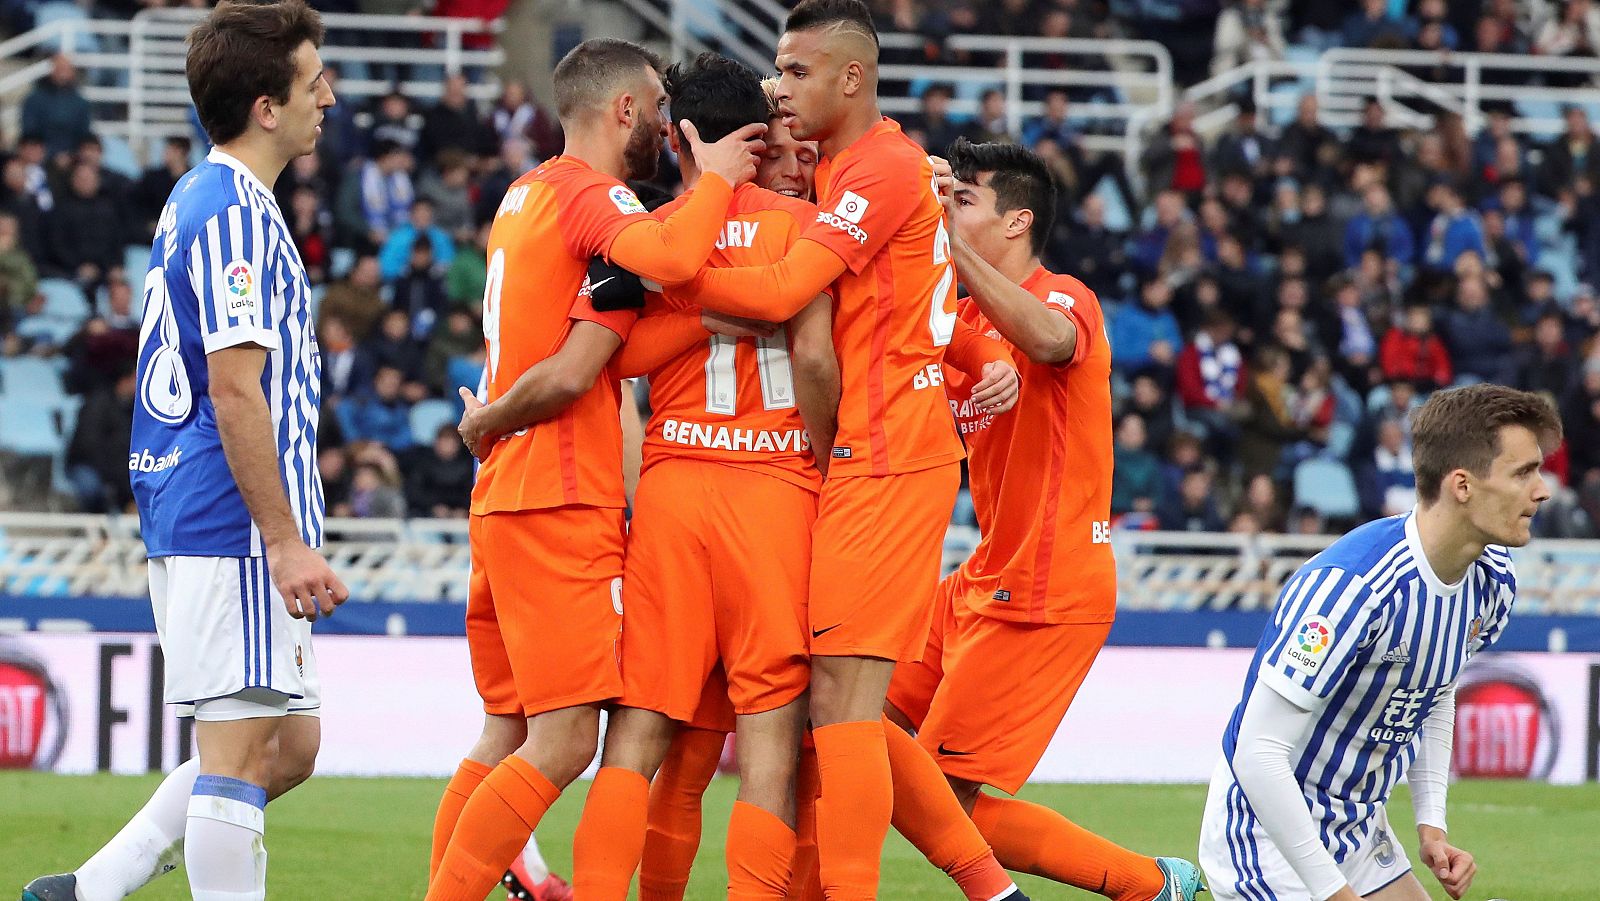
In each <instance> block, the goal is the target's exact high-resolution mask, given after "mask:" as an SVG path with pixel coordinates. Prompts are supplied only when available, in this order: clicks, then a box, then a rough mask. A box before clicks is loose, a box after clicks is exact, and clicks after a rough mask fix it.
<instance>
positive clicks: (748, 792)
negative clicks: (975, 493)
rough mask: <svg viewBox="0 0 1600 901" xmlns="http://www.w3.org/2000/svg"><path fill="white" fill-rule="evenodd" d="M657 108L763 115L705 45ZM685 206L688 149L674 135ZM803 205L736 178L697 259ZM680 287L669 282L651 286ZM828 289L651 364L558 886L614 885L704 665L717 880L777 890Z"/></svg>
mask: <svg viewBox="0 0 1600 901" xmlns="http://www.w3.org/2000/svg"><path fill="white" fill-rule="evenodd" d="M665 84H666V88H667V91H668V94H669V95H670V96H671V98H672V112H673V116H674V117H675V118H678V119H681V120H686V121H688V122H690V123H692V124H693V125H694V127H695V128H696V129H698V130H699V131H700V132H701V133H702V134H704V135H706V136H707V137H711V138H715V137H720V136H721V135H723V134H725V133H730V132H733V131H737V130H738V129H739V128H741V127H743V126H745V125H748V124H749V123H750V122H765V121H766V119H767V103H766V96H765V94H763V92H762V90H761V81H760V78H759V76H757V75H756V74H755V72H753V71H751V70H750V69H748V68H746V67H745V66H743V65H741V64H739V63H737V62H734V61H733V60H730V59H727V58H726V57H722V56H718V55H716V54H710V53H707V54H701V55H700V56H699V57H697V58H696V59H694V60H693V61H692V62H689V63H680V64H677V65H674V66H673V67H672V68H671V69H669V70H668V72H667V74H666V78H665ZM672 137H673V146H674V149H675V150H677V151H678V152H679V164H680V166H681V167H682V170H683V177H684V183H685V184H686V185H688V191H687V192H686V193H685V194H684V195H683V196H682V197H680V198H679V199H678V200H676V201H674V202H673V203H671V204H668V205H667V206H666V207H663V208H662V209H661V210H660V212H661V213H670V212H671V211H673V210H674V209H681V208H682V206H683V205H684V204H687V203H692V202H693V201H694V198H695V195H696V194H697V193H698V192H699V190H700V183H701V180H702V175H701V172H700V168H699V166H700V163H699V160H698V159H697V158H696V156H695V154H694V152H693V149H692V148H691V147H690V146H689V144H688V142H687V141H684V140H682V135H681V133H679V132H676V131H675V132H674V133H673V134H672ZM815 216H816V209H815V207H812V206H811V205H810V204H809V203H806V202H805V201H802V200H797V199H794V198H789V197H784V196H782V195H780V194H776V193H773V192H771V191H766V190H763V189H761V188H758V187H756V186H754V185H741V186H739V187H738V188H737V189H736V190H735V191H734V195H733V201H732V203H731V204H730V205H729V207H728V213H727V217H726V223H725V224H724V227H723V235H722V237H721V238H720V239H719V240H718V241H717V247H716V250H715V251H713V253H712V255H711V261H712V263H713V265H728V264H736V263H746V264H753V263H766V262H771V261H773V260H776V259H779V258H781V257H782V255H783V254H784V252H785V251H787V250H788V248H789V247H790V246H791V245H792V244H793V243H794V241H795V240H796V238H797V237H798V236H799V234H800V232H801V230H802V229H803V228H804V227H805V226H806V225H807V224H809V223H810V222H811V220H812V219H814V218H815ZM664 302H665V303H667V304H672V305H677V304H681V303H692V302H693V296H692V295H684V296H682V297H681V298H680V297H679V296H677V294H676V292H674V291H672V290H671V289H669V290H668V292H667V297H666V299H665V301H664ZM829 313H830V311H829V299H828V297H827V296H826V295H819V296H817V297H816V298H815V299H814V300H813V302H812V303H811V304H809V305H808V306H806V307H805V308H804V309H802V310H801V311H800V312H799V313H798V314H797V315H796V316H795V317H794V318H793V319H791V320H790V322H789V323H788V325H787V327H786V328H787V331H786V330H785V329H779V330H778V331H776V332H775V333H774V334H772V335H770V336H768V337H764V338H760V339H749V340H732V339H728V338H725V337H722V336H717V337H713V338H710V339H709V340H708V341H706V342H704V343H702V344H700V345H698V346H696V347H692V348H690V349H688V350H686V351H685V352H683V353H680V354H677V355H675V356H673V357H672V358H671V359H669V360H666V361H664V362H663V363H662V364H661V365H659V366H656V367H655V368H653V369H652V370H651V371H650V373H649V375H650V385H651V396H650V405H651V408H652V415H651V420H650V422H649V424H648V425H647V427H646V430H645V439H644V456H643V465H642V467H641V474H640V477H639V487H638V490H637V492H636V494H635V497H634V508H633V518H632V520H631V523H630V528H629V536H628V550H627V561H626V564H625V571H624V577H623V582H622V586H623V587H622V606H623V610H624V611H625V613H624V616H623V645H622V674H623V685H624V689H623V695H622V701H621V704H620V705H619V706H618V707H616V708H614V709H613V711H612V713H611V718H610V720H609V722H608V726H607V730H606V741H605V751H604V753H603V756H602V759H601V768H600V771H599V773H598V774H597V775H596V777H595V782H594V785H593V787H592V788H591V789H590V791H589V797H588V801H587V803H586V804H585V806H584V813H583V818H582V820H581V821H580V822H579V825H578V830H577V834H576V836H575V838H574V841H573V888H574V890H575V892H576V894H577V896H578V897H580V898H584V899H586V901H623V899H625V898H626V897H627V893H628V885H629V882H630V881H631V880H632V878H633V872H634V869H635V868H636V867H637V866H638V864H639V859H640V856H641V853H642V850H643V846H644V842H645V829H646V809H647V806H648V796H649V791H650V784H649V781H650V778H651V777H652V776H653V775H654V774H655V772H656V768H657V767H659V766H660V764H661V762H662V759H663V757H664V756H665V754H666V752H667V749H668V745H669V743H670V742H671V740H672V737H673V733H674V731H675V726H674V722H673V721H674V720H678V721H688V720H690V719H691V718H692V717H693V716H694V714H695V712H696V709H697V708H698V707H700V706H701V696H702V693H703V689H704V688H705V687H706V684H707V679H708V677H710V676H711V674H712V671H713V669H714V668H715V667H716V666H717V664H718V663H719V661H720V663H721V666H722V671H723V674H724V675H725V678H726V682H725V686H726V687H725V691H726V693H727V696H728V698H729V699H730V700H731V701H732V706H733V710H734V712H735V713H736V714H737V729H738V733H739V737H740V754H739V764H740V786H739V799H738V800H737V801H736V802H735V804H734V810H733V818H732V821H731V823H730V826H729V830H728V845H727V852H726V856H727V865H728V873H729V881H728V897H730V898H734V899H757V898H761V899H781V898H783V896H784V893H785V891H786V890H787V887H788V882H789V860H790V858H791V857H792V855H793V853H794V846H795V836H794V768H795V760H796V757H797V753H798V748H799V744H800V734H801V731H802V729H803V728H804V725H805V704H804V702H803V699H802V696H803V694H804V693H805V689H806V685H807V683H808V681H809V675H810V673H809V669H808V667H807V665H806V636H805V631H804V625H803V623H802V617H803V614H804V608H805V601H806V584H807V578H808V571H807V567H808V566H809V563H810V559H811V524H812V521H813V520H814V519H815V518H816V504H817V490H818V488H819V486H820V483H821V475H820V473H819V472H818V471H817V468H816V466H815V465H814V464H813V462H812V452H811V445H810V442H809V440H808V437H807V436H808V428H807V426H811V429H812V430H819V429H820V430H823V431H825V432H826V434H824V435H823V438H824V440H826V439H827V438H829V437H831V432H832V419H833V416H834V411H835V409H836V407H837V404H838V370H837V362H836V360H835V357H834V352H833V342H832V334H831V330H830V321H829V320H830V317H829Z"/></svg>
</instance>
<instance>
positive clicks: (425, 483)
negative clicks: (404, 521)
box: [405, 425, 474, 519]
mask: <svg viewBox="0 0 1600 901" xmlns="http://www.w3.org/2000/svg"><path fill="white" fill-rule="evenodd" d="M473 462H474V461H473V459H472V457H471V455H469V454H468V453H467V450H466V448H465V447H463V446H462V444H461V436H460V435H458V434H456V427H455V426H453V425H445V426H441V427H440V428H439V431H438V432H437V433H436V434H435V435H434V436H433V443H432V444H430V445H427V446H426V447H416V448H413V449H412V450H411V452H410V453H409V454H408V455H407V456H406V460H405V478H406V507H407V508H408V509H409V510H410V513H411V515H412V516H431V517H433V518H435V519H462V518H465V517H466V515H467V508H468V506H470V505H471V503H472V476H473Z"/></svg>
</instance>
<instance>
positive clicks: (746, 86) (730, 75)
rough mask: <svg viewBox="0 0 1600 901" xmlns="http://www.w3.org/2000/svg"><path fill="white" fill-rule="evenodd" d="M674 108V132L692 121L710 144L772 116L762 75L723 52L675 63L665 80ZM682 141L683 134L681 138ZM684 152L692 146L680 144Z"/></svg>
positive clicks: (704, 139) (663, 80) (703, 138)
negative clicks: (684, 122)
mask: <svg viewBox="0 0 1600 901" xmlns="http://www.w3.org/2000/svg"><path fill="white" fill-rule="evenodd" d="M661 83H662V85H663V86H664V87H665V88H666V89H667V97H668V98H670V100H669V101H668V102H669V103H671V105H672V130H673V131H674V132H676V131H677V130H678V122H679V121H680V120H682V119H688V120H689V121H690V123H692V124H693V125H694V127H695V130H696V131H698V132H699V133H700V140H702V141H705V142H706V143H708V144H709V143H712V142H714V141H720V140H722V139H723V138H725V137H727V136H728V135H730V134H732V133H733V132H735V131H738V130H739V129H741V128H743V127H745V126H746V125H750V124H752V123H764V122H766V121H767V119H768V118H770V116H771V107H770V106H768V104H767V93H766V91H764V90H762V89H761V76H760V75H757V74H756V72H755V70H754V69H751V68H750V67H749V66H747V65H745V64H744V63H741V62H738V61H737V60H732V59H729V58H728V57H726V56H723V55H721V54H719V53H702V54H700V55H698V56H696V57H695V58H694V59H691V60H686V61H684V62H678V63H673V64H672V66H671V67H669V68H668V69H667V72H666V74H665V75H664V76H663V77H662V79H661ZM679 137H680V138H681V137H682V135H679ZM678 149H679V151H680V152H683V153H687V152H688V150H689V147H688V144H687V143H686V142H683V141H681V140H680V141H679V146H678Z"/></svg>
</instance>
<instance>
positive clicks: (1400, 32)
mask: <svg viewBox="0 0 1600 901" xmlns="http://www.w3.org/2000/svg"><path fill="white" fill-rule="evenodd" d="M1381 38H1390V39H1392V40H1393V41H1396V42H1398V43H1397V44H1396V46H1404V45H1405V40H1406V23H1405V22H1403V21H1401V20H1399V19H1396V18H1393V17H1391V16H1390V15H1389V0H1362V3H1361V11H1360V12H1356V13H1352V14H1351V15H1350V18H1348V19H1345V20H1344V45H1345V46H1346V47H1371V46H1372V45H1373V44H1374V43H1376V42H1377V41H1378V40H1379V39H1381Z"/></svg>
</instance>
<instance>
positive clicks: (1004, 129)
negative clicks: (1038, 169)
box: [961, 88, 1017, 144]
mask: <svg viewBox="0 0 1600 901" xmlns="http://www.w3.org/2000/svg"><path fill="white" fill-rule="evenodd" d="M961 134H962V135H963V136H965V137H966V139H967V140H969V141H971V142H973V143H974V144H984V143H990V142H995V141H999V142H1002V143H1016V140H1017V139H1016V138H1015V137H1014V136H1012V134H1011V129H1010V126H1009V123H1008V122H1007V119H1006V95H1005V92H1004V91H1002V90H1000V89H999V88H990V89H988V90H987V91H984V92H983V96H982V98H980V99H979V101H978V114H977V115H976V116H973V117H972V119H971V120H970V121H968V122H967V124H966V125H965V126H963V127H962V129H961Z"/></svg>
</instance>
